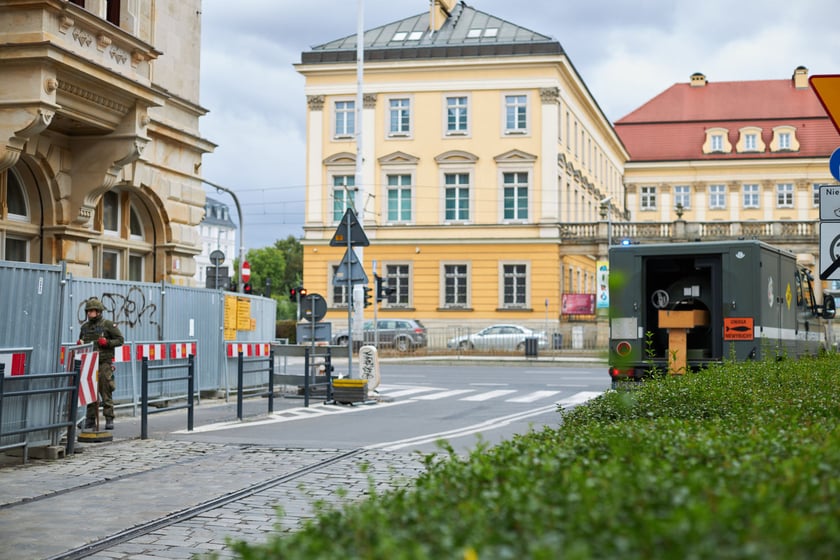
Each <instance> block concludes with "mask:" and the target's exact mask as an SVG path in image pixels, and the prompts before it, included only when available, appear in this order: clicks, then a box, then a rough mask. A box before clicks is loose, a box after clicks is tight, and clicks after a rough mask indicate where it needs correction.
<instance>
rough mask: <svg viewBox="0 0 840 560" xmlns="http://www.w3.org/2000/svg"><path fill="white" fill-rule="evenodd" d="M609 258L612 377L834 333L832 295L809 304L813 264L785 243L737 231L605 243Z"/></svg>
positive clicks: (818, 343)
mask: <svg viewBox="0 0 840 560" xmlns="http://www.w3.org/2000/svg"><path fill="white" fill-rule="evenodd" d="M609 258H610V268H609V301H610V306H609V311H610V344H609V364H610V368H609V373H610V376H611V377H612V380H613V386H616V384H617V383H618V382H621V381H625V380H640V379H642V378H644V377H645V376H647V375H649V374H650V373H651V372H652V371H660V372H666V371H667V372H669V373H672V374H680V373H686V372H688V371H690V370H692V369H696V368H699V367H702V366H703V365H705V364H708V363H710V362H719V361H721V360H724V359H734V360H761V359H766V358H774V359H775V358H782V357H798V356H802V355H805V354H817V353H819V352H820V351H821V350H822V349H828V347H829V345H830V344H831V342H832V340H831V338H832V337H831V331H830V329H831V322H830V321H829V320H830V319H832V318H833V317H834V314H835V302H834V298H833V297H832V296H829V295H826V296H825V298H824V304H822V305H818V304H817V301H816V295H815V292H814V285H813V280H812V276H811V274H810V273H809V272H808V271H807V270H806V269H804V268H801V267H799V266H798V265H797V262H796V256H795V255H794V254H793V253H790V252H788V251H784V250H781V249H779V248H776V247H772V246H770V245H768V244H766V243H763V242H761V241H745V240H738V241H721V242H695V243H663V244H650V245H621V246H613V247H611V248H610V251H609Z"/></svg>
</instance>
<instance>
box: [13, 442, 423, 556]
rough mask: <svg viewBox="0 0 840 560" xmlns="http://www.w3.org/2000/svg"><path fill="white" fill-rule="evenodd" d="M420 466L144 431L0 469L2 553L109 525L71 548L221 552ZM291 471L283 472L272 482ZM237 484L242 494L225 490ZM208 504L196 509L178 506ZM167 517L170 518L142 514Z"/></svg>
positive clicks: (412, 461)
mask: <svg viewBox="0 0 840 560" xmlns="http://www.w3.org/2000/svg"><path fill="white" fill-rule="evenodd" d="M91 447H94V448H95V449H90V448H91ZM336 459H337V460H336ZM326 460H334V462H331V463H329V464H326V465H324V464H322V463H323V462H324V461H326ZM317 465H320V466H318V467H317V468H316V469H315V470H312V471H306V469H307V467H312V466H317ZM424 470H425V467H424V465H423V462H422V457H421V456H419V455H418V454H414V453H394V452H387V451H372V450H367V451H361V452H357V453H355V454H348V451H347V450H337V449H314V450H313V449H287V448H280V447H277V448H275V447H261V446H243V445H233V444H212V443H196V442H188V441H168V440H152V439H148V440H139V439H134V440H122V441H116V442H112V443H102V444H87V445H86V446H85V449H84V452H82V453H77V454H74V455H72V456H69V457H66V458H63V459H58V460H53V461H31V462H30V463H29V464H27V465H17V466H5V467H3V468H0V542H2V543H3V545H2V547H0V558H1V559H4V560H5V559H8V560H17V559H27V560H30V559H35V558H50V557H55V556H62V555H65V554H66V553H67V552H68V551H74V550H76V549H80V548H82V547H85V546H87V545H94V546H95V545H96V542H97V541H102V539H109V538H111V537H113V536H114V535H123V536H127V537H130V538H127V539H125V538H121V539H117V540H115V542H113V543H112V544H111V541H109V545H108V547H107V548H105V549H103V550H98V549H96V548H94V549H92V550H91V552H92V553H91V554H89V555H87V556H86V554H78V555H76V556H75V557H85V556H86V557H90V558H99V559H119V558H132V559H138V558H140V559H153V558H160V559H164V558H165V559H170V560H171V559H174V558H175V559H177V558H192V557H193V556H194V555H196V554H203V553H209V552H216V553H218V554H219V555H220V557H222V558H231V557H232V553H231V552H230V551H229V550H227V548H226V539H233V540H246V541H248V542H262V541H264V540H265V539H266V537H267V535H268V534H269V533H270V532H273V531H292V530H295V529H296V528H298V527H299V526H300V524H301V523H302V522H303V521H304V520H306V519H308V518H311V517H312V516H313V515H314V512H315V504H316V503H318V502H322V503H324V504H331V505H336V506H339V505H341V504H345V503H349V502H351V501H354V500H358V499H361V498H363V497H364V496H366V495H367V494H369V492H370V491H371V489H372V488H373V489H375V491H377V492H381V491H385V490H387V489H390V488H394V487H397V486H400V485H405V484H408V483H410V481H411V480H412V479H413V478H415V477H416V476H417V475H419V474H420V473H422V472H423V471H424ZM301 473H303V474H301ZM293 474H294V475H296V476H294V478H291V479H290V481H289V482H288V483H277V484H272V482H273V481H276V480H277V479H281V478H282V477H283V476H284V475H290V476H291V475H293ZM266 483H268V485H267V486H266V487H264V488H260V489H259V491H257V492H255V493H251V492H249V491H248V489H249V488H253V487H255V486H259V485H261V484H266ZM237 492H243V493H244V495H243V496H242V497H239V498H238V499H236V500H234V501H231V502H229V503H228V502H227V500H225V499H224V497H225V496H230V495H231V494H235V493H237ZM214 500H220V501H221V503H220V504H219V505H215V504H213V503H211V502H213V501H214ZM208 503H210V506H209V507H206V508H203V509H202V510H201V511H199V512H198V513H197V514H195V515H191V516H188V517H185V518H183V519H181V516H179V515H178V514H179V512H182V513H183V512H185V511H187V510H190V509H191V508H195V507H196V506H201V505H202V504H205V505H206V504H208ZM278 507H280V508H282V510H283V512H284V515H283V516H282V517H278V512H277V508H278ZM191 513H192V512H191ZM175 517H177V518H178V521H177V522H175V523H171V524H170V523H168V522H166V523H158V524H155V525H156V526H152V525H151V524H150V522H152V521H156V520H160V519H167V518H169V519H172V518H175ZM149 529H151V530H149Z"/></svg>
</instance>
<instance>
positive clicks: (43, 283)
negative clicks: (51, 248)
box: [0, 261, 62, 373]
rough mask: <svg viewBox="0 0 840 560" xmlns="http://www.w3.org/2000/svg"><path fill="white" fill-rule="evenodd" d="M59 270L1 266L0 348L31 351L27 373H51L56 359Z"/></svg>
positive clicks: (59, 297)
mask: <svg viewBox="0 0 840 560" xmlns="http://www.w3.org/2000/svg"><path fill="white" fill-rule="evenodd" d="M61 280H62V267H60V266H45V265H38V264H29V263H16V262H6V261H3V262H2V263H0V286H1V287H2V289H0V347H6V348H12V347H20V346H27V347H32V354H31V360H32V361H31V363H29V364H27V369H28V371H31V372H34V373H38V372H45V371H53V370H54V369H55V368H56V365H57V363H58V362H57V360H58V355H57V354H55V353H54V352H53V350H54V349H55V348H57V347H58V326H59V320H60V315H61V288H62V286H61Z"/></svg>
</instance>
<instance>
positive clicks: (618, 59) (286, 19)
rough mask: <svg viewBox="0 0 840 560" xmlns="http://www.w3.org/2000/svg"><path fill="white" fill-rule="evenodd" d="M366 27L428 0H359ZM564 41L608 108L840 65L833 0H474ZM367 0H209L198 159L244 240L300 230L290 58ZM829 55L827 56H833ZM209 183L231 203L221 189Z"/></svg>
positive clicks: (301, 109)
mask: <svg viewBox="0 0 840 560" xmlns="http://www.w3.org/2000/svg"><path fill="white" fill-rule="evenodd" d="M363 1H364V8H363V10H364V28H365V29H371V28H373V27H378V26H380V25H384V24H386V23H390V22H392V21H397V20H400V19H403V18H406V17H410V16H414V15H417V14H420V13H423V12H425V11H426V10H428V6H429V1H428V0H363ZM467 4H468V5H470V6H472V7H474V8H476V9H478V10H480V11H483V12H486V13H489V14H492V15H494V16H496V17H499V18H502V19H505V20H507V21H509V22H511V23H514V24H516V25H520V26H522V27H526V28H529V29H531V30H533V31H536V32H538V33H542V34H544V35H549V36H551V37H552V38H554V39H556V40H557V41H559V42H560V44H561V45H562V46H563V48H564V50H565V51H566V53H567V55H568V56H569V58H570V60H571V61H572V64H574V66H575V68H576V69H577V71H578V73H579V74H580V76H581V78H582V79H583V81H584V82H585V83H586V85H587V87H588V88H589V91H590V92H591V93H592V95H593V96H594V97H595V100H596V101H597V103H598V104H599V105H600V107H601V109H602V110H603V111H604V113H605V114H606V116H607V118H608V119H609V120H610V121H611V122H614V121H616V120H618V119H619V118H621V117H623V116H624V115H626V114H627V113H629V112H631V111H633V110H634V109H636V108H637V107H639V106H640V105H642V104H643V103H645V102H646V101H647V100H649V99H650V98H652V97H653V96H655V95H657V94H658V93H660V92H662V91H663V90H665V89H667V88H668V87H670V86H671V85H673V84H675V83H679V82H683V83H684V82H688V80H689V76H690V75H691V74H692V73H694V72H702V73H704V74H705V75H706V77H707V78H708V80H709V81H711V82H714V81H731V80H764V79H787V78H790V76H791V74H792V73H793V70H794V68H796V67H797V66H799V65H803V66H806V67H807V68H808V69H809V72H810V74H812V75H813V74H838V73H840V64H838V55H840V31H838V29H837V25H838V22H839V21H840V2H838V0H703V1H697V0H634V1H630V0H571V1H562V0H468V1H467ZM358 7H359V0H303V1H302V0H236V1H235V2H230V1H228V0H203V2H202V13H203V16H202V25H203V27H202V52H201V105H202V106H203V107H205V108H206V109H207V110H209V113H208V114H207V115H206V116H205V117H203V118H202V120H201V122H200V127H201V133H202V136H203V137H204V138H207V139H208V140H210V141H212V142H214V143H216V144H218V148H216V150H215V152H213V153H212V154H208V155H206V156H205V157H204V160H203V166H202V172H203V175H204V177H205V178H206V179H207V180H209V181H212V182H215V183H219V184H221V185H224V186H226V187H228V188H230V189H232V190H234V191H235V192H236V193H237V195H238V197H239V200H240V203H241V204H242V210H243V214H244V218H243V221H244V222H245V245H246V248H249V249H250V248H259V247H265V246H268V245H272V244H273V243H274V241H275V240H277V239H285V238H286V237H287V236H289V235H294V236H295V237H301V236H302V235H303V229H302V224H303V200H304V181H305V160H304V157H305V145H304V141H305V132H306V131H305V119H306V99H305V97H304V93H303V78H302V77H301V76H300V75H299V74H298V73H297V72H296V71H295V69H294V68H293V66H292V65H293V64H295V63H298V62H300V58H301V53H302V52H304V51H307V50H309V49H310V48H311V47H314V46H316V45H320V44H323V43H326V42H328V41H331V40H333V39H338V38H340V37H344V36H347V35H351V34H354V33H355V32H356V27H357V21H358V20H357V14H358ZM832 62H833V64H832ZM208 194H210V195H211V196H214V197H216V198H218V199H219V200H222V201H223V202H226V203H228V204H229V205H230V206H231V210H232V212H233V214H234V216H235V214H236V212H235V208H234V205H233V200H232V199H231V198H230V197H229V196H228V195H226V194H223V193H215V192H213V191H208Z"/></svg>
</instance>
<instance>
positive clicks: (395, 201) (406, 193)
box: [387, 175, 412, 222]
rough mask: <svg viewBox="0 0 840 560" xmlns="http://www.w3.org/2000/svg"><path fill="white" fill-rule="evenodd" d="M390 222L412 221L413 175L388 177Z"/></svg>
mask: <svg viewBox="0 0 840 560" xmlns="http://www.w3.org/2000/svg"><path fill="white" fill-rule="evenodd" d="M387 195H388V221H389V222H410V221H411V197H412V187H411V175H388V188H387Z"/></svg>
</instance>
